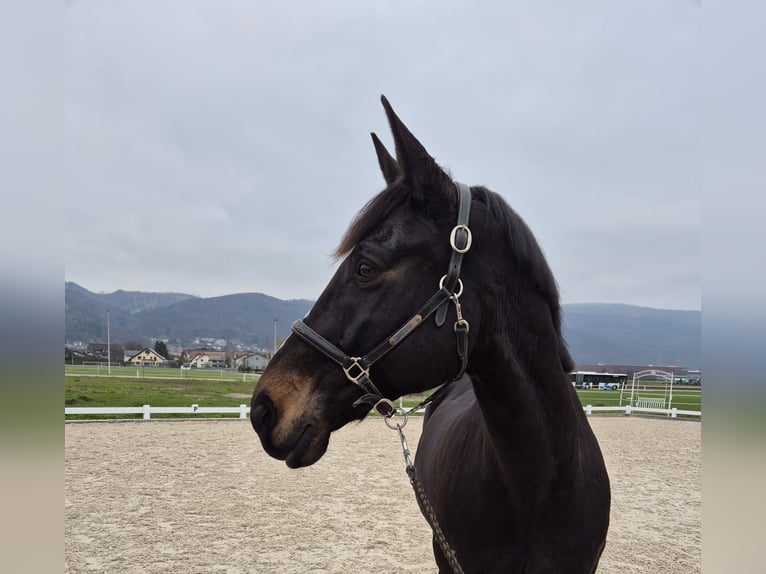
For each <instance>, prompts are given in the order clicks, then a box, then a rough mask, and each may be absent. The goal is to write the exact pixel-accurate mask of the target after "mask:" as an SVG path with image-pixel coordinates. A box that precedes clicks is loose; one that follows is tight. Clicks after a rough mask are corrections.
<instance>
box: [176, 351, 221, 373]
mask: <svg viewBox="0 0 766 574" xmlns="http://www.w3.org/2000/svg"><path fill="white" fill-rule="evenodd" d="M186 355H187V356H188V357H189V366H190V367H193V368H195V369H225V368H226V353H225V352H224V351H211V350H209V349H194V350H191V351H187V352H186Z"/></svg>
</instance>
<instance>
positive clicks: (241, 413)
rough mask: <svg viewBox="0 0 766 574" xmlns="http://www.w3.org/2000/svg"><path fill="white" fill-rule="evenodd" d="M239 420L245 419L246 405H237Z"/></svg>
mask: <svg viewBox="0 0 766 574" xmlns="http://www.w3.org/2000/svg"><path fill="white" fill-rule="evenodd" d="M239 418H241V419H246V418H247V405H239Z"/></svg>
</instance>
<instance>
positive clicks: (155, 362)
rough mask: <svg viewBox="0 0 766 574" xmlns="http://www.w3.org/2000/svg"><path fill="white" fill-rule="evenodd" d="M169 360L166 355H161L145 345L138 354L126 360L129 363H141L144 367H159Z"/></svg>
mask: <svg viewBox="0 0 766 574" xmlns="http://www.w3.org/2000/svg"><path fill="white" fill-rule="evenodd" d="M166 361H167V359H166V358H165V357H163V356H162V355H160V354H159V353H158V352H157V351H155V350H154V349H150V348H149V347H144V348H143V349H141V350H140V351H138V352H137V353H136V354H134V355H131V356H130V357H129V358H128V360H127V361H126V362H127V363H128V364H129V365H140V366H144V367H159V366H160V365H162V364H164V363H165V362H166Z"/></svg>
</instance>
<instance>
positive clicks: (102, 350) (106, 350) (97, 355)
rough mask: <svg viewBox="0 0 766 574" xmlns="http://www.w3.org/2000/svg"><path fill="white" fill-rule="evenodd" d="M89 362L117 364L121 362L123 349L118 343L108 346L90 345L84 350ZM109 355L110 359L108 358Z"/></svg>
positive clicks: (102, 344)
mask: <svg viewBox="0 0 766 574" xmlns="http://www.w3.org/2000/svg"><path fill="white" fill-rule="evenodd" d="M85 354H86V355H88V356H89V357H90V358H89V360H98V361H111V362H112V363H115V364H119V363H121V362H122V357H123V347H122V345H120V344H119V343H115V344H113V345H110V344H108V343H90V344H88V347H87V348H86V350H85ZM110 355H111V357H110Z"/></svg>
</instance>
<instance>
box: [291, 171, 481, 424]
mask: <svg viewBox="0 0 766 574" xmlns="http://www.w3.org/2000/svg"><path fill="white" fill-rule="evenodd" d="M455 185H456V186H457V190H458V217H457V225H455V227H454V228H453V229H452V232H451V233H450V246H451V247H452V256H451V257H450V262H449V269H448V270H447V274H446V275H444V277H442V278H441V280H440V281H439V289H438V291H436V293H434V294H433V296H432V297H431V298H430V299H428V301H426V302H425V303H424V304H423V306H422V307H420V309H418V311H417V312H416V313H415V314H414V315H413V316H412V317H411V318H410V319H408V320H407V321H406V322H405V323H404V324H403V325H402V326H401V327H399V328H398V329H397V330H396V331H395V332H394V333H392V334H391V335H390V336H389V337H387V338H386V339H385V340H384V341H382V342H381V343H380V344H379V345H378V346H377V347H375V348H374V349H373V350H372V351H370V352H369V353H367V354H366V355H364V356H363V357H350V356H348V355H347V354H346V353H344V352H343V351H342V350H340V349H339V348H338V347H336V346H335V345H333V344H332V343H331V342H330V341H328V340H327V339H325V338H324V337H322V335H320V334H319V333H317V332H316V331H314V330H313V329H312V328H311V327H309V326H308V325H306V323H304V322H303V321H300V320H298V321H295V322H294V323H293V325H292V331H293V333H295V334H296V335H297V336H298V337H299V338H300V339H302V340H303V341H305V342H306V343H308V344H309V345H310V346H311V347H313V348H314V349H316V350H317V351H319V352H320V353H322V354H323V355H324V356H325V357H327V358H329V359H331V360H333V361H334V362H336V363H337V364H338V365H340V367H341V368H342V369H343V373H344V374H345V375H346V378H347V379H348V380H349V381H351V382H352V383H354V384H355V385H357V386H358V387H359V388H361V389H362V391H363V392H364V394H363V395H362V396H361V397H360V398H359V399H357V400H356V401H355V402H354V407H357V406H359V405H362V404H368V405H370V406H373V407H374V408H375V410H376V411H377V412H378V413H379V414H381V415H383V416H385V417H390V416H391V415H393V414H394V412H395V411H396V409H395V408H394V405H393V403H392V402H391V401H390V400H388V399H386V398H384V397H383V395H382V394H381V392H380V391H379V390H378V388H377V387H376V386H375V385H374V384H373V382H372V379H371V378H370V368H371V367H372V366H373V365H374V364H375V363H377V362H378V361H379V360H380V359H382V358H383V357H384V356H385V355H386V354H387V353H388V352H390V351H391V350H393V349H394V348H395V347H396V346H397V345H398V344H399V343H401V342H402V341H403V340H404V339H405V338H406V337H407V336H408V335H409V334H410V333H412V332H413V331H414V330H415V329H417V328H418V327H419V326H420V325H421V324H422V323H423V321H425V320H426V319H427V318H428V317H430V316H431V315H434V314H435V319H434V320H435V322H436V326H437V327H441V326H442V325H443V324H444V322H445V320H446V318H447V311H448V307H449V302H450V301H452V302H453V303H454V305H455V314H456V317H457V318H456V320H455V323H454V324H453V330H454V331H455V334H456V335H457V355H458V358H459V359H460V370H459V371H458V373H457V375H455V377H454V378H452V379H451V380H449V381H447V382H445V383H443V384H442V385H441V386H440V387H439V388H438V389H437V390H436V391H435V392H434V393H432V394H431V395H430V396H429V397H428V398H427V399H426V400H424V401H423V402H422V403H420V404H419V405H418V406H417V407H415V408H420V407H422V406H424V405H426V404H428V403H430V402H432V401H433V400H434V399H435V398H436V397H437V396H439V394H440V393H441V392H443V391H444V389H446V387H447V386H448V385H449V384H450V383H452V382H454V381H456V380H458V379H459V378H460V377H462V376H463V373H465V369H466V367H467V366H468V331H469V325H468V321H466V320H465V319H464V318H463V315H462V312H461V308H460V301H459V298H460V296H461V295H462V294H463V282H462V281H461V280H460V268H461V266H462V264H463V255H465V253H467V252H468V250H469V249H471V243H472V240H473V239H472V236H471V230H470V229H469V228H468V220H469V217H470V213H471V190H470V189H469V187H468V186H467V185H465V184H462V183H457V182H455Z"/></svg>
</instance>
